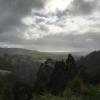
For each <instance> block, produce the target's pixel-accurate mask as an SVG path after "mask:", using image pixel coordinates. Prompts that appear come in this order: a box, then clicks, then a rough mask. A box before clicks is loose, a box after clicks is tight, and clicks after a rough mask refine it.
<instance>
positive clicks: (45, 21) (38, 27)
mask: <svg viewBox="0 0 100 100" xmlns="http://www.w3.org/2000/svg"><path fill="white" fill-rule="evenodd" d="M0 46H2V47H18V48H27V49H33V50H40V51H89V50H90V51H92V50H98V49H100V0H0Z"/></svg>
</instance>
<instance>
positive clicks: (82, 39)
mask: <svg viewBox="0 0 100 100" xmlns="http://www.w3.org/2000/svg"><path fill="white" fill-rule="evenodd" d="M1 38H2V37H0V40H1ZM12 38H13V39H12V40H10V37H7V38H6V40H4V39H2V42H8V43H9V44H12V43H13V45H14V44H15V45H22V46H24V47H25V48H28V49H29V48H30V49H38V50H48V49H49V50H55V51H60V50H62V51H67V50H68V49H73V50H76V51H78V50H80V51H82V50H87V51H88V50H99V49H100V45H99V43H100V34H99V33H86V34H81V35H80V34H77V35H72V34H69V35H61V34H60V35H50V36H45V37H44V38H39V39H37V40H25V39H22V38H18V37H17V38H16V37H15V36H14V35H13V37H12ZM15 38H16V39H15ZM14 39H15V40H14Z"/></svg>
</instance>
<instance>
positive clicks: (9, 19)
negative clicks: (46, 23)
mask: <svg viewBox="0 0 100 100" xmlns="http://www.w3.org/2000/svg"><path fill="white" fill-rule="evenodd" d="M44 4H45V0H0V33H3V32H4V31H8V29H9V27H12V26H18V27H20V26H21V25H22V23H21V21H20V20H21V18H22V17H24V16H27V15H28V14H30V12H31V9H32V8H35V9H40V8H43V6H44Z"/></svg>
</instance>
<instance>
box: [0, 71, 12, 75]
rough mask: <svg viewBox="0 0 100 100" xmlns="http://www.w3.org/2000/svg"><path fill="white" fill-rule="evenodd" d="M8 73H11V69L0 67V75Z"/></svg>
mask: <svg viewBox="0 0 100 100" xmlns="http://www.w3.org/2000/svg"><path fill="white" fill-rule="evenodd" d="M10 73H11V71H8V70H2V69H0V76H4V75H8V74H10Z"/></svg>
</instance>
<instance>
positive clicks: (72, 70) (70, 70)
mask: <svg viewBox="0 0 100 100" xmlns="http://www.w3.org/2000/svg"><path fill="white" fill-rule="evenodd" d="M66 70H67V75H68V77H69V79H73V77H74V75H75V74H76V72H77V67H76V62H75V60H74V58H73V56H72V55H71V54H69V55H68V58H67V60H66Z"/></svg>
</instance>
